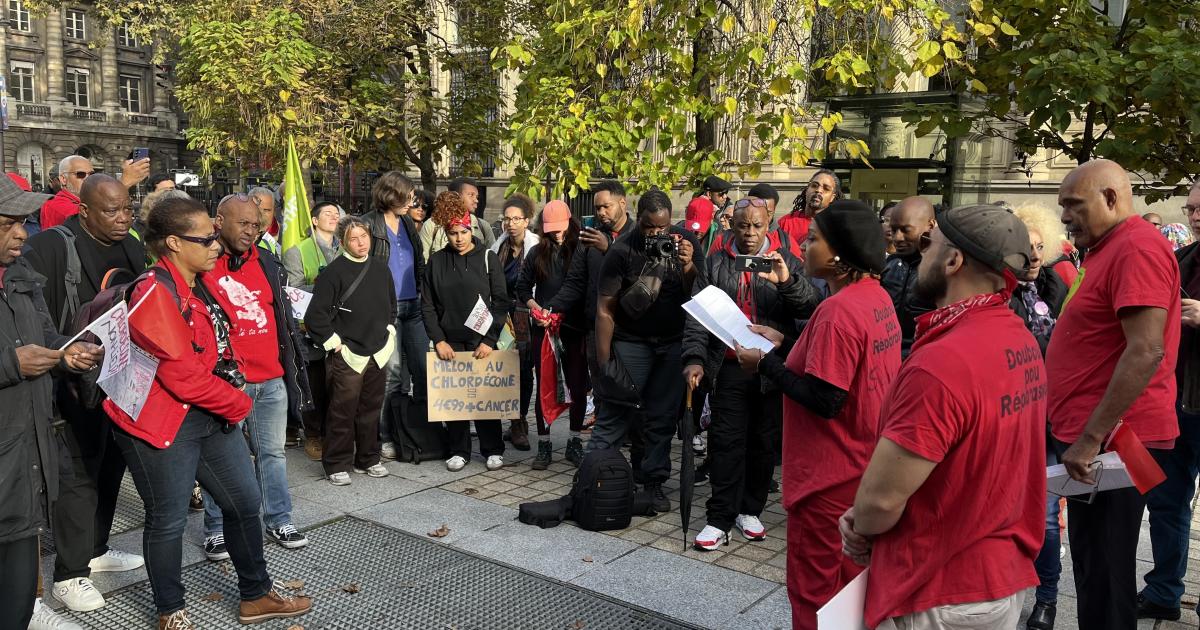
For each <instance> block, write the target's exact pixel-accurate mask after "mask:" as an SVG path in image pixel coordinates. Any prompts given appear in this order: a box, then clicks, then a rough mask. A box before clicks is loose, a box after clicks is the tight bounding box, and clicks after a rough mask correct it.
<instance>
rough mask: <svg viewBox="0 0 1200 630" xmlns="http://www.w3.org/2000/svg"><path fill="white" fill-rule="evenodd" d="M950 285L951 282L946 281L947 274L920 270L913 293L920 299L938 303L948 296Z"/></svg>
mask: <svg viewBox="0 0 1200 630" xmlns="http://www.w3.org/2000/svg"><path fill="white" fill-rule="evenodd" d="M931 262H932V261H931ZM948 286H949V283H948V282H947V281H946V276H945V275H942V274H940V273H921V272H920V271H918V272H917V284H916V286H914V287H913V293H914V294H916V296H917V298H918V299H920V300H923V301H925V302H928V303H930V304H937V303H938V302H939V301H940V300H941V299H942V298H944V297H946V290H947V288H948Z"/></svg>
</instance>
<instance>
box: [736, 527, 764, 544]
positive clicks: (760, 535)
mask: <svg viewBox="0 0 1200 630" xmlns="http://www.w3.org/2000/svg"><path fill="white" fill-rule="evenodd" d="M734 527H735V528H736V529H737V530H738V532H740V533H741V534H742V538H745V539H746V540H749V541H753V542H758V541H762V540H766V539H767V532H766V530H763V531H761V532H759V533H758V534H757V535H752V534H750V533H748V532H747V531H746V530H744V529H742V528H741V527H738V526H737V525H734Z"/></svg>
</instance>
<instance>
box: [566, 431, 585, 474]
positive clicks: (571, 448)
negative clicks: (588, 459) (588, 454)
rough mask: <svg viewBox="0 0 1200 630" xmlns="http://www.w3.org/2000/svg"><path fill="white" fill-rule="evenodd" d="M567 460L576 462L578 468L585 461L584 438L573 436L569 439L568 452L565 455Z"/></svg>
mask: <svg viewBox="0 0 1200 630" xmlns="http://www.w3.org/2000/svg"><path fill="white" fill-rule="evenodd" d="M563 456H564V457H565V458H566V460H567V461H569V462H571V463H572V464H575V467H576V468H579V465H580V464H582V463H583V440H582V439H580V438H577V437H573V438H571V439H569V440H567V452H566V453H565V454H564V455H563Z"/></svg>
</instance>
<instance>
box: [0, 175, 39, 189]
mask: <svg viewBox="0 0 1200 630" xmlns="http://www.w3.org/2000/svg"><path fill="white" fill-rule="evenodd" d="M5 175H8V178H9V179H11V180H12V181H13V183H14V184H16V185H17V186H18V187H19V188H20V189H21V190H24V191H25V192H33V186H30V185H29V180H27V179H25V178H24V177H22V176H21V175H20V174H18V173H5Z"/></svg>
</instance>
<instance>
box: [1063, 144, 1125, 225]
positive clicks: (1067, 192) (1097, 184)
mask: <svg viewBox="0 0 1200 630" xmlns="http://www.w3.org/2000/svg"><path fill="white" fill-rule="evenodd" d="M1058 205H1059V206H1061V207H1062V216H1061V217H1060V218H1061V220H1062V222H1063V224H1065V225H1066V226H1067V234H1068V235H1070V236H1071V237H1072V238H1074V239H1075V244H1076V245H1078V246H1080V247H1090V246H1092V245H1093V244H1095V243H1096V242H1097V241H1099V240H1100V239H1101V238H1103V237H1104V235H1105V234H1107V233H1108V232H1109V230H1111V229H1113V228H1114V227H1116V226H1117V225H1118V224H1120V223H1121V222H1122V221H1124V220H1125V219H1128V218H1129V217H1131V216H1133V185H1132V184H1131V183H1130V182H1129V174H1128V173H1126V172H1125V169H1123V168H1121V165H1120V164H1117V163H1116V162H1113V161H1111V160H1093V161H1091V162H1087V163H1084V164H1081V165H1079V166H1077V167H1075V169H1074V170H1072V171H1071V172H1070V173H1068V174H1067V176H1066V177H1065V178H1064V179H1063V183H1062V186H1061V187H1060V188H1059V190H1058Z"/></svg>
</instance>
